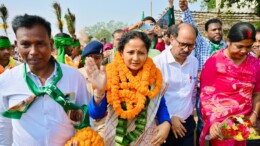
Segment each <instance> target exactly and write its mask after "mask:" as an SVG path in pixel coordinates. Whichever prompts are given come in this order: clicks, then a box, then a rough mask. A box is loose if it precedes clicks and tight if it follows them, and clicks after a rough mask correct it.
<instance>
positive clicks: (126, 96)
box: [86, 31, 171, 146]
mask: <svg viewBox="0 0 260 146" xmlns="http://www.w3.org/2000/svg"><path fill="white" fill-rule="evenodd" d="M150 44H151V42H150V40H149V38H148V37H147V35H146V34H144V33H142V32H137V31H131V32H129V33H127V34H125V35H124V36H123V37H122V38H121V41H120V43H119V46H118V52H117V53H116V54H115V60H114V61H113V62H112V63H110V64H108V65H107V66H106V67H104V66H101V68H100V69H99V68H98V67H97V66H96V65H95V63H94V60H93V59H92V58H87V60H86V71H87V74H88V77H89V79H90V81H91V83H92V86H93V88H94V97H93V98H92V99H91V102H90V104H89V114H90V116H91V117H92V118H94V119H100V118H104V117H106V122H105V129H104V133H103V135H104V136H103V139H104V142H105V145H108V146H114V145H155V146H157V145H158V146H159V145H161V144H163V143H165V142H166V141H165V139H166V138H167V136H168V133H169V131H170V128H171V120H170V116H169V113H168V110H167V107H166V104H165V99H164V97H163V94H164V91H165V90H166V85H165V84H163V79H162V74H161V72H160V70H159V69H158V68H156V66H155V64H154V63H153V61H152V59H151V58H149V57H148V51H149V48H150ZM105 68H106V69H105Z"/></svg>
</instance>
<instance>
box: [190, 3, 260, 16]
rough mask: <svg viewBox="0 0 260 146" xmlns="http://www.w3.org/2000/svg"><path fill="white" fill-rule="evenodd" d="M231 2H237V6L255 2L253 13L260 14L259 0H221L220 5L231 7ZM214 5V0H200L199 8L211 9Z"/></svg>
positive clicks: (248, 5) (242, 6) (241, 6)
mask: <svg viewBox="0 0 260 146" xmlns="http://www.w3.org/2000/svg"><path fill="white" fill-rule="evenodd" d="M197 1H198V0H189V2H191V3H194V2H197ZM233 4H238V5H237V8H238V9H239V8H244V7H250V6H251V5H252V4H255V13H257V14H258V15H260V1H259V0H221V5H220V7H221V8H223V7H224V6H225V7H228V8H229V7H232V5H233ZM215 7H216V0H202V3H201V8H202V10H211V9H214V8H215Z"/></svg>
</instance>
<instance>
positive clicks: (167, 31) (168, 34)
mask: <svg viewBox="0 0 260 146" xmlns="http://www.w3.org/2000/svg"><path fill="white" fill-rule="evenodd" d="M171 33H172V29H171V27H169V28H168V29H167V30H165V31H164V32H163V35H164V36H167V37H168V38H170V36H171Z"/></svg>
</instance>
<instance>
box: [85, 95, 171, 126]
mask: <svg viewBox="0 0 260 146" xmlns="http://www.w3.org/2000/svg"><path fill="white" fill-rule="evenodd" d="M107 104H108V103H107V98H106V95H105V97H104V99H103V100H102V101H101V102H100V104H99V105H97V106H96V105H95V103H94V97H92V98H91V100H90V103H89V106H88V111H89V115H90V117H92V118H93V119H99V118H103V117H104V115H105V113H106V111H107ZM156 116H157V119H158V122H159V124H161V123H163V122H164V121H168V122H169V123H170V124H171V119H170V115H169V112H168V110H167V106H166V104H165V99H164V96H163V97H162V99H161V102H160V105H159V108H158V111H157V114H156Z"/></svg>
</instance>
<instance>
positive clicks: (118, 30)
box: [112, 29, 125, 38]
mask: <svg viewBox="0 0 260 146" xmlns="http://www.w3.org/2000/svg"><path fill="white" fill-rule="evenodd" d="M123 32H125V31H124V30H123V29H117V30H115V31H114V32H113V33H112V37H113V38H114V34H115V33H123Z"/></svg>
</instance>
